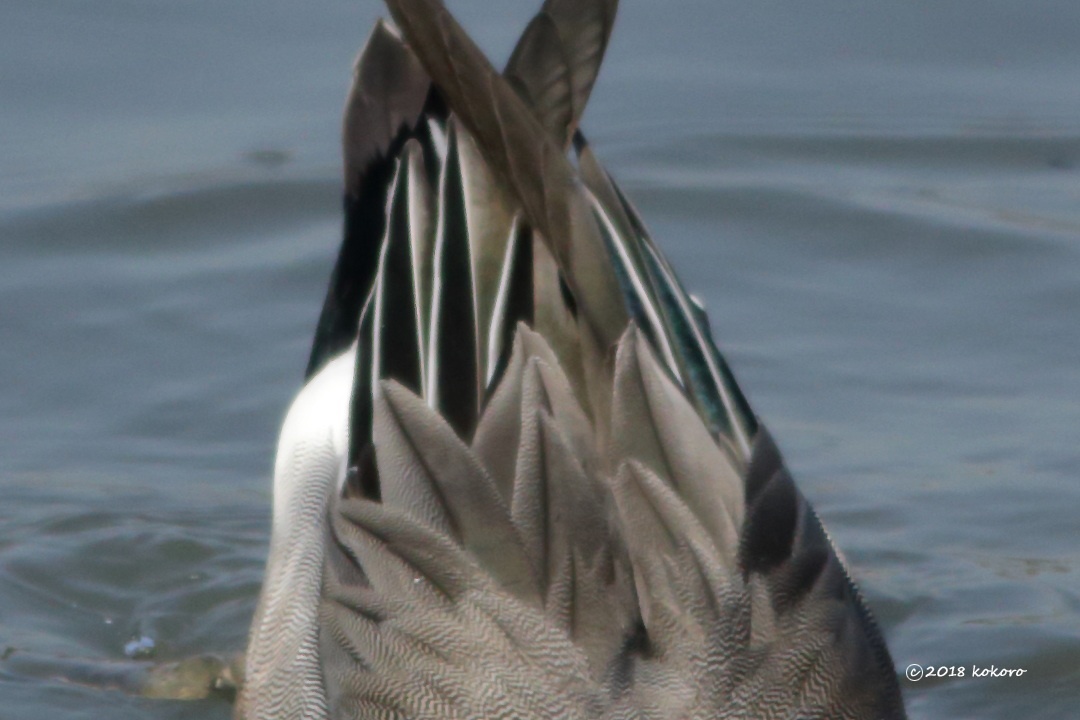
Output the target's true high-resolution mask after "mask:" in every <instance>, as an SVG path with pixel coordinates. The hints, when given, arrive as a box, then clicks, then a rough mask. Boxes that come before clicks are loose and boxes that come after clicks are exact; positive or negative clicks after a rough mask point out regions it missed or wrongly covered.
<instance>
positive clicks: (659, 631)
mask: <svg viewBox="0 0 1080 720" xmlns="http://www.w3.org/2000/svg"><path fill="white" fill-rule="evenodd" d="M388 5H389V8H390V12H391V14H392V17H393V21H394V23H395V24H396V27H395V26H392V25H390V24H388V23H384V22H380V23H379V24H378V25H377V26H376V28H375V30H374V31H373V33H372V35H371V37H370V39H369V40H368V42H367V45H366V47H365V49H364V50H363V51H362V53H361V55H360V58H359V60H358V62H357V65H356V68H355V77H354V84H353V87H352V90H351V93H350V96H349V99H348V103H347V108H346V114H345V122H344V155H345V162H344V166H345V182H344V187H345V203H344V206H345V220H344V241H343V243H342V246H341V250H340V254H339V256H338V258H337V264H336V267H335V268H334V271H333V274H332V278H331V281H330V287H329V291H328V293H327V296H326V301H325V304H324V307H323V310H322V315H321V317H320V319H319V323H318V328H317V330H316V334H315V340H314V344H313V348H312V352H311V358H310V363H309V365H308V368H307V381H306V384H305V386H304V387H303V389H302V390H301V391H300V393H299V395H298V396H297V398H296V399H295V402H294V403H293V405H292V407H291V409H290V410H289V413H288V416H287V419H286V420H285V423H284V427H283V429H282V431H281V437H280V444H279V448H278V455H277V460H276V465H275V475H274V509H273V534H272V540H271V550H270V557H269V562H268V565H267V570H266V579H265V584H264V586H263V590H262V595H261V598H260V601H259V606H258V609H257V612H256V617H255V620H254V624H253V626H252V630H251V637H250V645H249V649H248V653H247V660H246V663H247V671H246V681H245V686H244V689H243V691H242V693H241V696H240V699H239V702H238V705H237V714H238V716H239V717H243V718H248V719H250V720H264V719H270V718H274V719H276V720H284V719H292V718H297V719H298V718H304V719H320V720H321V719H323V718H350V719H353V718H511V717H513V718H545V719H549V718H690V717H694V718H704V717H709V718H713V717H724V718H902V717H904V709H903V704H902V701H901V696H900V691H899V687H898V683H897V680H896V674H895V670H894V667H893V663H892V660H891V658H890V656H889V652H888V650H887V648H886V646H885V643H884V641H883V639H882V636H881V633H880V631H879V630H878V628H877V626H876V625H875V623H874V621H873V619H872V618H871V616H870V614H869V612H868V611H867V609H866V607H865V606H864V604H863V601H862V599H861V598H860V595H859V593H858V592H857V590H856V588H855V586H854V585H853V583H852V581H851V579H850V577H849V574H848V572H847V570H846V569H845V566H844V563H843V562H842V561H841V560H840V559H839V557H838V555H837V552H836V551H835V549H834V548H833V546H832V544H831V542H830V540H829V538H828V536H827V534H826V533H825V531H824V529H823V527H822V525H821V522H820V521H819V519H818V518H817V516H816V515H815V514H814V512H813V510H812V509H811V507H810V505H809V504H808V503H807V501H806V499H805V498H804V497H803V495H802V494H801V493H800V492H799V490H798V489H797V488H796V487H795V484H794V482H793V481H792V478H791V476H790V475H789V473H788V471H787V469H786V468H785V466H784V463H783V460H782V459H781V456H780V453H779V451H778V450H777V447H776V444H775V443H774V442H773V440H772V438H771V437H770V436H769V434H768V432H767V431H766V429H765V427H764V426H763V425H762V423H761V421H760V420H759V419H758V418H757V417H756V416H755V415H754V413H753V411H752V410H751V409H750V407H749V406H748V404H747V402H746V399H745V398H744V396H743V394H742V393H741V391H740V389H739V386H738V385H737V384H736V382H735V379H734V377H733V375H732V373H731V371H730V369H729V367H728V365H727V364H726V363H725V361H724V358H723V357H722V356H721V355H720V353H719V352H718V351H717V349H716V346H715V344H714V342H713V340H712V337H711V335H710V330H709V324H708V321H707V319H706V317H705V314H704V312H703V310H702V309H701V308H700V307H699V306H698V305H697V304H696V302H695V301H694V300H693V299H692V298H691V297H690V296H689V295H688V294H687V292H686V291H685V290H684V289H683V287H682V286H681V285H680V284H679V281H678V280H677V278H676V277H675V274H674V272H673V271H672V268H671V266H670V265H669V264H668V263H667V262H666V261H665V259H664V257H663V255H662V254H661V253H660V251H659V249H658V248H657V246H656V245H655V244H654V242H653V240H652V239H651V238H650V236H649V234H648V233H647V231H646V230H645V226H644V223H643V222H642V220H641V219H640V217H639V216H638V214H637V212H636V211H635V209H634V207H633V206H632V205H631V204H630V202H629V201H628V200H627V199H626V197H625V196H624V194H623V193H622V191H621V190H620V189H619V187H618V185H616V184H615V182H614V181H613V180H612V178H611V177H610V176H609V175H608V173H607V172H606V171H605V170H604V169H603V167H602V166H601V164H600V163H599V162H598V160H597V158H596V156H595V155H594V153H593V151H592V149H591V147H590V146H589V144H588V142H587V141H586V140H585V137H584V135H583V133H582V132H581V130H580V129H579V121H580V119H581V116H582V112H583V110H584V107H585V104H586V101H587V100H588V98H589V94H590V91H591V90H592V87H593V84H594V81H595V79H596V75H597V72H598V70H599V66H600V62H601V59H602V57H603V55H604V51H605V48H606V46H607V43H608V38H609V36H610V32H611V28H612V23H613V20H614V16H615V10H616V5H617V0H548V1H547V2H546V3H545V4H544V6H543V8H542V9H541V11H540V13H539V14H538V15H537V16H536V17H535V18H534V19H533V20H532V22H531V23H530V24H529V25H528V27H527V29H526V30H525V33H524V35H523V36H522V38H521V40H520V42H519V43H518V44H517V47H516V49H515V50H514V52H513V54H512V56H511V58H510V60H509V63H508V65H507V67H506V68H505V71H504V72H502V73H499V72H497V71H496V70H495V69H494V68H493V67H492V66H491V65H490V63H489V62H488V61H487V59H486V58H485V57H484V55H483V54H482V53H481V51H480V50H479V49H478V48H477V47H476V46H475V45H474V44H473V42H472V41H471V40H470V39H469V37H468V36H467V35H466V34H465V33H464V31H463V30H462V29H461V27H460V26H459V25H458V24H457V23H456V22H455V20H454V19H453V18H452V17H451V16H450V14H449V12H448V11H447V10H446V9H445V8H444V7H443V6H442V5H441V4H440V3H439V2H437V0H388Z"/></svg>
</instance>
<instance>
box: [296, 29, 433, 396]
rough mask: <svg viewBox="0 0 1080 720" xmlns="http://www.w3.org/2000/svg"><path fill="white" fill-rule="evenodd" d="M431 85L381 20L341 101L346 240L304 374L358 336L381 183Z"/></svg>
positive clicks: (381, 222)
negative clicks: (347, 96) (357, 329)
mask: <svg viewBox="0 0 1080 720" xmlns="http://www.w3.org/2000/svg"><path fill="white" fill-rule="evenodd" d="M430 88H431V81H430V80H428V77H427V74H426V73H425V72H424V69H423V68H422V67H421V66H420V63H419V62H418V61H417V59H416V56H415V55H414V54H413V53H411V52H410V51H409V50H408V49H407V48H406V47H405V45H404V43H402V41H401V38H400V37H399V36H398V35H397V34H396V33H395V32H394V31H393V30H391V29H390V28H389V27H388V26H387V25H386V24H385V23H382V22H380V23H378V24H377V25H376V26H375V30H374V31H373V32H372V34H371V37H370V38H369V39H368V42H367V45H365V46H364V49H363V50H362V51H361V53H360V56H359V57H358V58H357V61H356V67H355V71H354V75H353V84H352V89H351V90H350V92H349V98H348V101H347V103H346V106H345V120H344V124H343V130H342V144H343V147H344V154H345V167H344V172H345V199H344V205H345V227H344V239H343V241H342V243H341V250H340V252H339V254H338V258H337V263H336V264H335V265H334V272H333V274H332V276H331V278H330V287H329V289H328V290H327V293H326V300H325V301H324V302H323V309H322V313H321V314H320V316H319V324H318V327H317V328H316V330H315V340H314V342H313V343H312V348H311V356H310V358H309V359H308V365H307V371H306V373H305V377H306V378H310V377H311V376H313V375H314V374H315V373H317V372H318V371H319V370H320V369H322V368H323V367H324V366H325V365H326V363H327V362H329V360H330V359H331V358H333V357H334V356H335V355H338V354H339V353H341V352H342V351H344V350H345V349H346V348H347V347H349V345H351V344H352V342H353V340H355V339H356V323H357V321H358V320H359V318H360V308H361V307H362V306H363V304H364V302H365V301H366V300H367V297H368V293H369V292H370V291H371V285H372V282H374V278H375V272H376V265H377V263H378V257H379V245H380V240H381V238H382V235H383V230H384V226H385V224H386V187H387V185H388V183H389V181H390V178H392V177H393V174H394V170H395V166H396V163H397V158H396V156H397V154H398V152H399V151H400V149H401V146H402V145H403V144H404V142H405V138H406V136H407V132H408V128H410V127H412V126H413V125H414V124H415V123H416V122H417V120H418V119H419V116H420V111H421V110H422V109H423V106H424V102H425V100H426V99H427V97H428V94H429V92H430Z"/></svg>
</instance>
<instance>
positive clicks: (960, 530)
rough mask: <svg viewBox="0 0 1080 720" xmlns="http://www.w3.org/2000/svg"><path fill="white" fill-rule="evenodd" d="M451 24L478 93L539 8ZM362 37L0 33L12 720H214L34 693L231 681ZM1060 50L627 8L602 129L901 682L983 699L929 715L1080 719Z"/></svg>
mask: <svg viewBox="0 0 1080 720" xmlns="http://www.w3.org/2000/svg"><path fill="white" fill-rule="evenodd" d="M450 5H451V7H452V9H454V10H455V12H456V13H458V15H459V16H460V18H461V20H462V21H463V23H464V24H465V25H466V27H468V28H469V29H470V30H471V31H472V32H473V33H474V34H475V36H476V37H477V38H478V40H479V42H480V43H481V44H482V45H483V46H484V47H485V48H486V49H487V50H488V51H489V52H490V53H491V54H492V56H493V57H495V58H496V59H498V60H500V61H501V59H502V58H505V56H506V54H507V52H508V51H509V48H510V47H511V45H512V42H513V40H514V39H515V37H516V34H517V32H518V31H519V29H520V28H521V27H522V26H523V24H524V22H525V20H526V19H527V17H528V16H529V15H530V14H531V12H532V11H533V9H534V3H533V2H532V1H531V0H530V2H513V3H508V2H502V3H492V2H482V1H481V0H452V1H451V2H450ZM381 12H382V10H381V7H379V6H378V5H377V4H375V3H373V2H370V1H368V0H364V1H361V0H349V1H346V0H321V1H318V2H312V3H291V2H284V1H283V0H270V1H265V0H264V1H263V2H253V1H244V0H236V1H233V2H219V1H218V0H183V1H181V2H177V1H176V0H173V1H170V2H164V1H162V0H142V1H141V2H134V1H133V0H97V1H96V2H94V3H83V2H74V0H38V1H37V2H34V3H7V4H5V7H4V9H3V10H2V12H0V16H2V19H0V655H3V656H5V657H6V658H7V660H5V661H2V662H0V719H2V720H16V719H22V718H26V719H35V718H46V717H48V718H103V717H108V718H117V719H121V720H124V719H128V718H222V719H223V718H227V717H228V716H229V712H230V708H229V706H228V704H227V703H225V702H224V701H221V700H205V701H198V702H180V701H156V700H149V699H145V698H137V697H132V696H129V695H126V694H123V693H121V692H118V691H112V690H102V689H100V688H96V687H86V686H83V685H80V684H76V683H72V682H70V681H65V680H63V679H62V678H61V675H63V673H57V672H53V671H49V670H48V668H49V667H51V665H50V664H49V662H44V664H42V663H38V665H37V666H35V665H34V663H29V664H28V663H26V662H25V661H24V662H22V663H21V664H20V663H18V662H17V661H18V660H19V659H20V658H27V657H29V658H38V659H41V658H44V659H46V660H48V661H55V663H56V664H59V665H62V663H61V662H60V661H64V662H70V663H73V664H75V665H77V666H80V667H99V666H100V667H102V668H106V669H107V668H109V667H112V666H114V665H117V666H122V665H123V663H125V662H129V660H128V657H127V655H125V646H126V645H127V644H128V643H129V642H130V641H132V640H133V639H137V638H140V637H146V638H149V639H150V640H152V641H153V643H154V650H153V657H154V659H155V660H157V661H167V660H171V659H176V658H183V657H187V656H191V655H196V654H200V653H219V654H223V655H224V654H228V653H230V652H233V651H236V650H239V649H241V648H242V647H243V645H244V640H245V635H246V632H247V625H248V622H249V618H250V615H251V613H252V610H253V606H254V602H255V596H256V593H257V590H258V587H259V583H260V578H261V573H262V562H263V559H264V554H265V551H266V546H267V540H268V531H269V511H270V505H269V503H270V494H269V471H270V468H271V462H272V453H273V447H274V443H275V435H276V430H277V427H278V424H279V423H280V420H281V418H282V413H283V412H284V410H285V408H286V407H287V404H288V402H289V399H290V397H291V396H292V395H293V393H295V391H296V390H297V389H298V387H299V383H300V379H301V371H302V369H303V365H304V362H305V359H306V353H307V349H308V344H309V338H310V334H311V332H312V330H313V327H314V323H315V319H316V316H317V312H318V309H319V306H320V303H321V298H322V293H323V291H324V286H325V282H326V280H327V277H328V274H329V270H330V266H331V263H332V259H333V256H334V253H335V248H336V243H337V240H338V230H339V223H338V217H337V209H338V192H339V180H338V166H337V153H338V148H337V137H338V118H339V113H340V105H341V101H342V98H343V94H344V91H345V88H346V85H347V82H348V78H349V68H350V64H351V61H352V58H353V55H354V54H355V52H356V50H357V49H358V48H359V46H360V45H361V44H362V42H363V40H364V38H365V37H366V35H367V33H368V30H369V28H370V26H371V23H372V22H373V20H374V18H375V17H376V15H377V14H379V13H381ZM1078 37H1080V4H1077V3H1075V2H1074V1H1073V0H1046V1H1042V2H1024V3H1021V2H1016V1H1012V2H1008V1H1005V0H950V1H949V2H927V1H923V0H903V1H901V0H887V1H882V2H876V3H867V2H854V1H851V2H847V1H845V0H820V1H819V2H814V3H807V2H798V1H796V0H768V1H766V2H730V1H728V0H724V1H718V0H663V2H661V1H660V0H653V1H652V2H645V0H624V2H623V4H622V8H621V17H620V20H619V23H618V25H617V28H616V36H615V40H614V44H613V46H612V48H611V51H610V53H609V56H608V61H607V65H606V69H605V72H604V73H603V75H602V76H601V81H600V84H599V86H598V88H597V91H596V93H595V95H594V97H593V101H592V104H591V107H590V109H589V111H588V113H587V114H586V119H585V127H586V130H587V131H588V133H589V135H590V137H591V139H592V141H593V145H594V147H595V148H596V150H597V152H598V153H600V154H601V156H602V157H603V159H604V160H605V161H606V162H607V164H608V165H609V166H610V167H611V169H612V170H613V171H614V172H615V174H616V176H617V177H618V178H619V179H620V180H621V182H622V183H623V184H624V186H625V187H626V188H627V190H628V191H629V194H630V195H631V197H632V198H633V199H634V201H635V202H636V203H637V204H638V206H639V207H640V209H641V211H642V213H643V214H644V216H645V218H646V219H647V221H648V222H649V224H650V226H651V229H652V231H653V234H654V235H655V237H656V238H657V240H658V241H659V242H660V244H661V245H662V246H663V248H664V249H665V250H666V251H667V253H668V255H669V257H670V258H671V260H672V261H673V263H674V264H675V266H676V267H677V268H678V269H679V270H680V272H681V275H682V277H683V280H684V282H685V283H686V284H687V286H688V287H690V288H691V289H693V290H694V291H695V292H696V293H697V294H698V295H699V296H700V297H701V298H702V299H703V300H704V301H705V303H706V304H707V306H708V308H709V310H710V314H711V317H712V320H713V325H714V328H715V331H716V335H717V338H718V340H719V342H720V344H721V347H722V349H723V350H724V351H725V352H726V354H727V355H728V357H729V358H730V360H731V362H732V365H733V366H734V369H735V371H736V373H737V375H738V376H739V378H740V380H741V382H742V384H743V386H744V388H745V389H746V391H747V394H748V396H749V398H750V400H751V402H752V403H753V404H754V407H755V408H756V410H757V411H758V413H759V414H760V415H761V416H762V418H763V419H764V420H765V421H766V422H767V423H768V424H769V426H770V427H771V429H772V431H773V433H774V435H776V436H777V439H778V441H779V442H780V444H781V446H782V448H783V449H784V450H785V452H786V454H787V457H788V460H789V463H790V465H791V466H792V468H793V471H794V473H795V475H796V477H797V478H798V480H799V482H800V484H801V487H802V489H803V491H804V492H805V493H806V494H807V495H808V496H809V497H810V499H811V500H812V502H814V504H815V505H816V507H817V509H818V511H819V513H820V514H821V516H822V517H823V518H824V520H825V522H826V523H827V525H828V527H829V528H830V531H831V533H832V535H833V536H834V538H835V540H836V541H837V543H838V545H839V546H840V547H841V548H843V550H844V552H845V553H846V555H847V557H848V559H849V561H850V563H851V565H852V567H853V570H854V573H855V575H856V576H857V578H858V579H859V580H860V582H861V585H862V586H863V588H864V590H865V593H866V595H867V596H868V599H869V601H870V604H871V606H872V607H873V609H874V611H875V613H876V615H877V616H878V617H879V619H880V620H881V623H882V625H883V627H884V630H885V634H886V635H887V637H888V639H889V642H890V646H891V648H892V652H893V655H894V658H895V660H896V663H897V666H898V670H899V671H900V672H901V673H902V672H903V669H904V668H905V667H906V666H907V665H908V664H910V663H919V664H922V665H925V666H929V665H935V666H936V665H946V666H965V667H966V668H967V669H968V672H967V676H966V677H965V678H963V679H959V678H955V679H945V680H934V679H924V680H922V681H920V682H911V681H907V680H905V681H904V691H905V695H906V698H907V702H908V706H909V710H910V713H911V715H912V716H913V717H926V718H946V717H949V718H952V717H961V718H1008V719H1010V720H1011V719H1015V718H1071V717H1077V710H1076V707H1077V705H1078V703H1080V642H1078V636H1080V564H1078V556H1077V539H1078V535H1080V532H1078V530H1080V517H1078V515H1080V512H1078V511H1080V484H1078V483H1077V476H1078V473H1080V442H1078V441H1080V324H1078V312H1080V82H1078V80H1080V43H1078V42H1077V38H1078ZM128 649H129V651H130V650H131V648H128ZM972 664H976V665H978V666H980V667H985V666H989V665H996V666H997V667H1007V668H1023V669H1025V670H1026V671H1027V672H1026V674H1024V675H1023V676H1022V677H1019V678H1017V677H1012V678H972V677H971V676H970V667H971V665H972ZM28 667H30V668H31V669H32V668H33V667H38V670H37V671H35V672H31V671H28V670H27V668H28ZM42 667H44V668H46V669H45V670H42V669H41V668H42ZM69 680H70V678H69Z"/></svg>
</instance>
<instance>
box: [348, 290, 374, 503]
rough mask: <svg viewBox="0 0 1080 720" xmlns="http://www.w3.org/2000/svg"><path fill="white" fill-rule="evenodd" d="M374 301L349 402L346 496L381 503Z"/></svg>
mask: <svg viewBox="0 0 1080 720" xmlns="http://www.w3.org/2000/svg"><path fill="white" fill-rule="evenodd" d="M373 305H374V300H373V298H370V297H369V299H368V302H367V303H365V305H364V309H363V312H362V313H361V315H360V326H359V331H358V332H357V338H358V340H357V344H356V366H355V368H354V371H353V386H352V397H351V398H350V399H349V458H348V461H347V465H346V467H347V468H348V473H347V474H346V484H345V492H346V494H349V495H351V494H355V493H359V494H360V496H362V497H366V498H370V499H378V498H379V479H378V473H377V471H376V469H375V463H374V458H373V457H372V455H373V454H374V453H373V452H372V443H371V431H372V427H373V412H374V408H373V406H372V401H371V398H372V347H373V346H372V329H373V327H374V324H375V323H374V317H375V312H374V309H373V307H372V306H373Z"/></svg>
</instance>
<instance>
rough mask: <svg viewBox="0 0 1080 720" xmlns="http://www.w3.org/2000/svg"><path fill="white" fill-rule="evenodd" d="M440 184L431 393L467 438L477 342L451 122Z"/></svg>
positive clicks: (473, 415) (476, 393)
mask: <svg viewBox="0 0 1080 720" xmlns="http://www.w3.org/2000/svg"><path fill="white" fill-rule="evenodd" d="M448 143H449V144H448V150H447V156H446V162H445V164H444V166H443V173H442V175H443V177H442V182H441V186H440V195H441V197H440V200H439V209H440V216H439V229H438V233H439V236H438V239H437V240H436V246H435V291H434V298H433V307H432V313H431V335H430V337H431V348H432V350H431V353H430V357H431V368H432V370H431V372H432V397H433V398H434V400H435V409H436V410H438V411H439V413H440V414H442V416H443V417H445V418H446V419H447V421H448V422H449V423H450V425H451V427H453V428H454V430H455V431H457V433H458V434H459V435H460V436H461V437H464V438H468V437H470V436H471V434H472V431H473V429H474V428H475V427H476V420H477V416H478V414H479V409H480V408H479V406H480V379H479V375H478V373H479V367H480V364H479V358H478V351H479V348H478V343H477V338H476V318H475V307H474V305H473V297H472V266H471V263H470V261H469V237H468V225H467V224H466V218H465V190H464V187H463V186H462V182H461V162H460V157H459V156H458V147H457V133H456V131H455V130H454V128H453V123H451V127H450V133H449V136H448Z"/></svg>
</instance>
